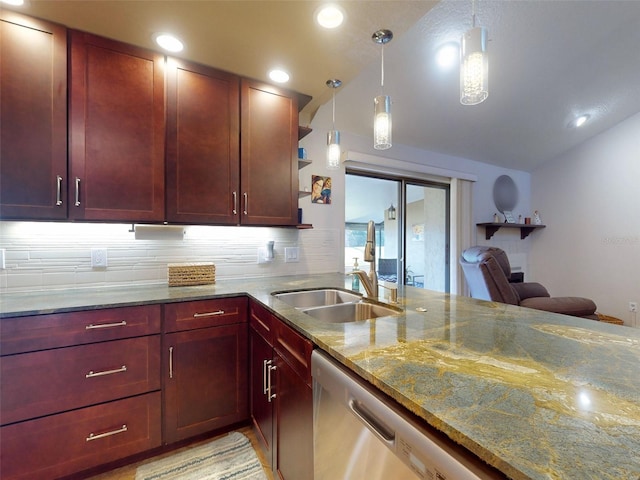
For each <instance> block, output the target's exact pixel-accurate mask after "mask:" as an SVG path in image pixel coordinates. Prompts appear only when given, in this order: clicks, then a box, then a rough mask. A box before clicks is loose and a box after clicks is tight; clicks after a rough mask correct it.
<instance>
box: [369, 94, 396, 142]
mask: <svg viewBox="0 0 640 480" xmlns="http://www.w3.org/2000/svg"><path fill="white" fill-rule="evenodd" d="M373 108H374V114H373V148H375V149H376V150H386V149H388V148H391V145H392V141H391V130H392V129H391V97H390V96H389V95H379V96H377V97H375V98H374V99H373Z"/></svg>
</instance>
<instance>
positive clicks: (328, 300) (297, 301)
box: [273, 288, 362, 308]
mask: <svg viewBox="0 0 640 480" xmlns="http://www.w3.org/2000/svg"><path fill="white" fill-rule="evenodd" d="M273 296H274V297H276V298H277V299H278V300H282V301H283V302H285V303H288V304H289V305H291V306H292V307H296V308H311V307H322V306H325V305H336V304H344V303H354V302H358V301H360V300H361V299H362V296H361V295H358V294H357V293H350V292H345V291H344V290H338V289H334V288H324V289H319V290H299V291H296V292H282V293H274V294H273Z"/></svg>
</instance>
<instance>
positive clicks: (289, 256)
mask: <svg viewBox="0 0 640 480" xmlns="http://www.w3.org/2000/svg"><path fill="white" fill-rule="evenodd" d="M298 253H299V251H298V247H285V248H284V261H285V263H296V262H298V260H299V258H298Z"/></svg>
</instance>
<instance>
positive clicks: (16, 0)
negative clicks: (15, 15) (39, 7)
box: [2, 0, 24, 7]
mask: <svg viewBox="0 0 640 480" xmlns="http://www.w3.org/2000/svg"><path fill="white" fill-rule="evenodd" d="M2 3H6V4H7V5H12V6H14V7H21V6H23V5H24V0H2Z"/></svg>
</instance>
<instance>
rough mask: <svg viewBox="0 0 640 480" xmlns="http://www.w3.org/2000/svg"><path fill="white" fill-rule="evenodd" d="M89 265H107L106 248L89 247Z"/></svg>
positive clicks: (101, 266) (102, 266)
mask: <svg viewBox="0 0 640 480" xmlns="http://www.w3.org/2000/svg"><path fill="white" fill-rule="evenodd" d="M91 266H92V267H94V268H95V267H98V268H105V267H106V266H107V249H106V248H92V249H91Z"/></svg>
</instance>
